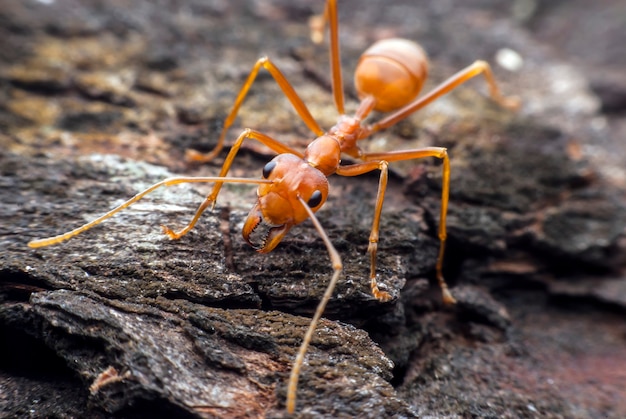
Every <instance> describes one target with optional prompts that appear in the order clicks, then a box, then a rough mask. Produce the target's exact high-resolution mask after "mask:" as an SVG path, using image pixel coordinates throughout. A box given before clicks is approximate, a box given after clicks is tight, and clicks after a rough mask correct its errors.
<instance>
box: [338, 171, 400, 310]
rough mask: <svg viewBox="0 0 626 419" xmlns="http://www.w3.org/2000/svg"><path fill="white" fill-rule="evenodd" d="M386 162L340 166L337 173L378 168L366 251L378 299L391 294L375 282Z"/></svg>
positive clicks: (360, 172) (374, 293) (352, 172)
mask: <svg viewBox="0 0 626 419" xmlns="http://www.w3.org/2000/svg"><path fill="white" fill-rule="evenodd" d="M388 166H389V165H388V163H387V162H386V161H385V160H376V161H368V162H364V163H357V164H353V165H349V166H340V167H339V168H338V169H337V172H336V173H337V174H338V175H340V176H358V175H362V174H364V173H368V172H371V171H372V170H376V169H379V170H380V180H379V181H378V193H377V195H376V207H375V209H374V220H373V222H372V230H371V232H370V238H369V245H368V247H367V252H368V253H369V254H370V287H371V290H372V295H374V297H376V299H378V300H380V301H383V302H385V301H389V300H390V299H391V295H389V293H388V292H385V291H381V290H380V289H379V288H378V283H377V282H376V252H377V250H378V232H379V230H380V216H381V213H382V210H383V201H384V200H385V191H386V190H387V180H388V178H389V170H388Z"/></svg>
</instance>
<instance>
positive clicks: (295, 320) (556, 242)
mask: <svg viewBox="0 0 626 419" xmlns="http://www.w3.org/2000/svg"><path fill="white" fill-rule="evenodd" d="M5 3H6V4H4V5H3V7H2V10H0V22H1V23H0V43H1V45H2V47H0V64H1V66H0V97H1V99H0V128H2V129H1V130H0V147H1V150H2V151H0V176H1V177H0V182H1V183H0V185H1V187H0V220H1V221H0V244H1V245H0V249H2V250H1V251H0V342H2V345H0V347H1V348H2V349H1V352H0V416H7V417H20V416H21V417H23V416H29V415H30V416H34V417H49V416H64V415H67V416H73V417H79V416H83V417H85V416H88V417H111V416H114V417H145V416H150V417H159V416H161V417H173V416H176V417H215V416H218V417H219V416H222V417H235V416H238V417H248V416H250V417H263V416H270V417H277V416H282V415H284V411H283V408H284V399H285V392H286V387H285V385H286V380H287V377H288V373H289V370H290V367H291V362H292V361H293V357H294V354H295V352H296V351H297V348H298V346H299V344H300V340H301V338H302V335H303V334H304V331H305V329H306V326H307V325H308V317H309V316H310V315H311V313H312V312H313V310H314V308H315V306H316V305H317V302H318V301H319V297H320V295H321V294H322V293H323V291H324V288H325V285H326V283H327V281H328V279H329V278H330V274H331V268H330V264H329V262H328V257H327V253H326V250H325V247H324V245H323V244H322V242H321V241H320V240H319V238H318V237H317V235H316V232H315V230H314V229H313V227H312V226H310V225H308V223H304V224H303V225H302V226H300V227H298V228H297V229H294V231H293V232H292V233H291V235H290V237H288V239H286V241H285V242H284V243H282V244H281V245H280V246H279V247H278V248H277V249H276V250H275V251H274V252H272V253H271V254H269V255H261V254H257V253H255V252H254V251H253V250H252V249H250V248H249V247H248V246H247V245H245V243H244V241H243V239H242V238H241V236H240V234H241V233H240V229H241V223H242V221H243V219H244V217H245V214H246V211H247V209H248V208H249V207H250V206H251V205H252V202H253V198H254V187H242V186H230V187H225V190H224V192H223V195H221V196H220V199H219V201H218V206H217V208H216V210H215V211H214V212H213V213H207V214H205V216H203V218H202V219H201V222H200V223H199V224H198V226H197V227H196V228H195V229H194V230H193V231H192V232H191V233H189V234H188V235H187V236H185V237H183V238H182V239H181V240H179V241H170V240H168V239H167V238H166V237H165V236H163V235H162V234H161V231H160V227H159V225H160V224H167V225H168V226H171V227H176V226H181V225H184V224H185V223H186V222H187V221H188V219H189V217H191V215H192V214H193V212H194V210H195V208H196V206H197V205H198V203H199V202H200V201H201V199H202V197H203V194H205V193H207V192H208V191H209V188H208V187H203V186H198V185H193V186H180V187H175V188H168V189H165V190H164V191H162V192H160V193H156V194H154V195H152V196H150V197H148V198H146V200H145V201H141V202H140V203H138V204H137V205H136V206H135V207H134V208H132V209H130V210H128V211H125V212H123V213H121V214H119V215H118V216H116V217H114V218H112V219H111V220H108V221H107V222H105V223H103V224H102V225H101V226H99V227H97V228H94V229H93V230H91V231H89V232H87V233H85V234H83V235H81V236H79V237H77V238H74V239H72V240H70V241H68V242H67V243H65V244H62V245H59V246H54V247H49V248H43V249H37V250H33V249H29V248H27V247H26V243H27V242H28V241H29V240H31V239H34V238H40V237H45V236H49V235H54V234H58V233H61V232H64V231H67V230H69V229H71V228H74V227H76V226H78V225H80V224H82V223H83V222H85V221H88V220H90V219H92V218H94V217H95V216H97V215H100V214H102V213H103V212H106V211H107V210H108V209H110V208H111V207H113V206H114V205H115V204H117V203H119V202H121V201H122V200H125V199H127V198H129V197H130V196H132V195H133V194H134V193H136V192H137V191H139V190H141V189H142V188H144V187H146V186H148V185H149V184H151V183H154V182H156V181H159V180H161V179H163V178H165V177H168V176H172V175H174V174H185V175H215V174H216V173H217V172H218V170H219V161H217V162H215V163H212V164H210V165H204V166H197V165H189V164H187V163H186V162H185V161H184V159H183V155H184V150H185V148H186V147H191V146H193V147H197V148H205V149H210V148H211V146H212V141H214V140H215V138H216V135H217V134H218V133H219V127H220V124H221V121H222V120H223V117H224V116H225V115H226V113H227V110H228V108H229V107H230V106H231V105H232V100H233V99H234V95H235V94H236V91H237V89H238V88H239V86H240V85H241V83H242V82H243V78H244V77H245V76H246V75H247V74H248V72H249V70H250V68H251V66H252V64H253V63H254V62H255V61H256V59H257V58H258V57H259V56H260V55H262V54H268V55H270V56H271V57H272V59H273V60H274V61H275V62H276V63H277V65H278V66H279V67H280V68H281V70H282V71H283V72H284V73H285V74H286V76H287V77H288V79H289V80H290V81H291V82H292V83H293V84H294V86H296V89H297V90H298V93H299V94H300V95H301V96H302V97H303V98H304V99H305V101H306V103H307V104H311V105H310V107H311V111H312V113H313V115H314V116H315V117H316V118H317V119H318V121H319V122H320V125H321V126H323V127H329V126H331V125H333V124H334V123H335V119H336V115H335V112H334V106H333V103H332V98H331V95H330V92H329V91H328V87H327V86H328V80H329V75H328V70H327V51H326V50H325V48H324V47H316V46H313V45H311V43H310V41H309V40H308V28H307V26H306V21H307V19H308V17H309V16H310V15H311V14H312V13H319V12H320V10H318V7H317V5H316V4H311V3H310V2H308V1H301V2H300V1H298V2H292V1H278V2H272V3H270V4H268V3H267V2H265V1H240V2H218V1H215V2H209V3H207V2H204V1H189V2H185V3H175V4H171V5H167V6H154V3H153V2H136V1H133V2H128V4H127V3H126V2H115V3H113V2H108V3H106V4H104V5H103V4H101V3H98V5H97V7H96V4H95V3H94V2H90V1H83V2H80V4H72V5H69V4H66V3H65V2H52V3H51V4H45V3H34V5H33V7H32V8H26V7H25V6H23V4H22V2H19V1H8V2H5ZM357 3H358V4H359V6H357V5H356V3H355V2H352V1H348V0H347V1H340V2H339V19H340V28H341V38H340V40H341V43H342V61H343V62H344V63H345V65H346V67H345V69H344V70H345V74H344V78H345V80H346V84H347V93H348V94H347V108H348V109H351V108H350V107H351V106H354V104H355V102H354V100H353V99H354V91H353V89H352V87H351V86H350V85H349V84H350V72H351V71H352V69H353V68H354V65H356V61H357V59H358V55H359V53H360V52H361V51H362V50H364V49H365V48H366V47H367V46H368V45H369V44H370V43H371V42H372V41H374V40H376V39H378V38H380V37H382V36H402V37H407V38H411V39H415V40H417V41H418V42H420V43H421V44H423V45H424V47H425V49H426V50H427V51H428V53H429V55H430V56H432V57H433V58H432V63H431V73H432V76H433V84H434V83H436V82H437V81H441V80H443V79H445V78H446V77H447V76H449V75H451V74H453V73H454V72H455V71H456V70H458V69H459V68H462V67H464V66H465V65H467V64H469V63H470V62H472V61H473V60H475V59H479V58H480V59H487V60H489V61H492V60H493V56H494V54H495V52H496V51H497V50H498V48H501V47H504V46H509V47H511V46H512V47H514V48H515V49H516V50H518V52H520V53H521V54H522V56H523V57H524V59H525V67H524V69H523V71H521V72H517V73H508V72H506V71H505V70H503V69H501V68H498V67H497V66H494V69H495V71H496V72H497V73H498V78H499V79H502V80H503V90H504V91H505V92H506V93H509V94H517V95H519V96H521V97H522V99H523V100H524V107H523V108H522V111H521V112H520V113H518V114H514V113H510V112H508V111H505V110H502V109H500V108H499V107H497V106H496V105H495V104H492V103H490V102H489V100H488V99H487V98H486V97H485V98H483V97H482V96H481V93H480V92H485V90H484V86H483V85H482V84H481V83H479V82H477V83H472V85H471V86H468V87H467V88H464V89H461V90H460V91H459V92H457V93H455V94H453V95H451V96H450V97H446V98H443V99H442V100H441V101H440V102H437V103H436V104H434V105H433V106H431V107H429V108H427V109H425V110H424V111H423V112H420V113H418V114H416V115H415V116H414V117H412V118H410V119H408V120H407V121H404V122H402V123H401V124H399V125H398V126H397V127H394V128H393V129H391V130H389V131H388V132H385V133H384V134H381V135H378V136H376V138H373V139H372V141H370V142H368V147H370V149H371V151H385V150H391V149H394V148H395V149H401V148H415V147H421V146H427V145H436V146H445V147H448V149H449V151H450V155H451V165H452V181H451V188H452V194H451V202H450V217H449V249H448V250H449V252H448V257H447V259H446V261H445V271H444V273H445V274H446V276H447V279H448V281H449V282H450V283H451V284H452V285H453V291H454V293H455V297H456V298H457V299H458V300H459V304H458V305H457V306H456V307H454V308H447V309H446V308H443V307H442V305H441V303H440V300H439V294H438V290H437V289H436V288H435V286H434V266H435V260H436V255H437V238H436V224H437V223H436V218H437V217H438V208H439V195H440V194H439V188H440V184H441V182H440V178H439V176H440V168H439V167H436V166H435V165H433V164H431V163H430V162H420V163H419V164H415V163H411V164H409V165H401V164H398V165H391V168H392V170H393V174H392V177H391V179H390V186H389V190H388V193H387V200H386V202H385V206H384V209H383V218H382V224H381V242H380V247H379V252H378V255H379V278H380V282H381V283H382V284H383V285H384V286H386V287H387V290H388V291H389V292H390V293H391V294H392V296H393V297H394V300H393V301H391V302H390V303H386V304H381V303H379V302H377V301H375V300H374V299H373V298H372V297H371V296H370V293H369V283H368V280H367V277H368V268H369V259H368V257H367V255H366V254H365V252H366V249H367V238H368V235H369V228H370V223H371V216H372V214H373V205H374V199H375V193H376V186H377V182H378V178H377V175H376V174H373V175H372V176H364V177H362V178H355V179H344V178H339V177H332V178H331V179H330V181H331V196H330V199H329V202H328V204H327V208H326V209H324V210H322V211H320V213H319V216H320V221H321V222H322V224H323V225H324V226H325V228H326V229H327V230H328V233H329V236H330V237H331V240H332V241H333V243H334V244H335V245H336V247H337V249H338V250H339V252H340V253H341V254H342V257H343V258H344V265H345V268H346V272H345V275H344V278H343V279H342V280H341V281H340V284H339V286H338V289H337V290H336V292H335V297H334V298H333V300H332V301H331V302H330V304H329V307H328V310H327V311H326V314H325V317H326V319H325V320H323V322H322V325H321V326H320V328H319V329H318V332H317V333H316V336H315V338H314V340H313V345H312V347H311V349H310V352H309V355H308V356H307V362H306V363H305V367H304V368H303V370H302V377H301V379H300V388H299V392H298V411H299V413H301V414H303V415H310V416H325V417H337V416H342V415H343V416H348V417H357V416H359V417H362V416H369V417H393V416H406V417H411V416H427V415H433V416H443V415H475V416H498V417H502V416H507V415H508V416H513V417H520V416H553V417H572V416H574V415H578V416H582V417H598V416H606V417H621V416H624V415H625V414H626V406H625V405H624V402H623V400H626V394H624V388H626V377H625V376H624V375H623V373H622V372H620V371H624V368H620V366H623V365H626V358H625V357H624V353H626V351H624V339H623V315H624V312H626V310H625V307H626V306H625V303H624V301H625V298H624V295H625V291H624V285H623V284H624V283H625V281H624V274H623V272H624V263H625V261H624V256H623V255H624V254H625V253H624V243H625V241H624V231H625V227H626V202H625V201H626V200H625V198H624V196H625V194H624V190H625V189H626V187H625V185H624V182H623V179H624V177H623V176H624V173H623V167H626V165H622V163H623V161H624V160H623V159H624V157H623V154H621V153H620V150H623V148H620V147H621V146H620V145H619V144H618V143H619V141H618V140H619V139H621V138H623V135H621V134H620V133H622V132H623V127H622V125H619V123H617V122H614V121H617V119H613V116H612V115H615V114H614V113H612V114H610V115H609V114H598V113H597V112H598V108H597V106H598V104H599V102H597V98H596V97H595V96H593V94H592V93H591V92H590V91H589V90H587V88H586V85H585V80H586V78H585V77H592V76H590V75H589V74H590V73H589V71H587V69H585V67H579V66H577V65H572V64H571V63H570V64H568V63H567V62H563V61H562V58H559V54H557V52H555V51H553V50H550V49H549V47H546V46H545V45H544V46H542V45H539V42H537V40H536V39H535V38H534V36H535V33H536V34H537V35H536V36H538V37H540V40H541V41H542V43H543V42H544V39H545V37H546V32H545V30H543V31H542V30H535V28H533V30H532V31H528V30H527V29H528V28H526V27H523V26H521V27H520V26H518V25H517V24H515V23H512V22H511V20H510V19H508V18H509V16H508V10H509V9H508V7H509V6H508V3H507V6H506V7H504V6H502V5H500V4H499V3H498V2H489V3H490V5H491V6H493V8H490V9H484V8H478V6H476V5H474V4H473V2H468V3H467V4H465V3H464V5H458V6H455V7H454V8H451V9H449V10H445V11H442V10H441V9H438V8H437V7H439V6H437V5H436V4H435V3H436V2H424V3H418V4H416V3H415V2H413V1H394V2H393V3H392V4H391V5H388V2H386V1H382V0H381V1H380V2H368V5H367V8H365V9H364V8H363V7H362V6H360V5H361V4H362V3H359V2H357ZM483 3H484V2H483ZM483 3H481V7H485V5H484V4H483ZM564 4H565V3H564ZM321 6H322V5H321V3H320V4H319V7H321ZM605 6H606V5H605ZM559 7H565V6H559ZM559 7H557V8H555V9H554V10H560V9H559ZM611 7H614V8H616V10H617V9H619V7H620V5H619V3H615V5H613V6H611ZM622 7H623V6H622ZM505 9H506V10H505ZM586 9H589V8H588V7H587V8H581V7H578V9H577V10H576V11H574V10H573V9H572V10H571V11H570V13H580V16H585V15H584V13H586V12H587V11H586ZM536 13H537V14H536V15H534V16H531V19H530V20H529V23H528V25H529V26H532V25H542V24H543V25H546V22H550V20H549V19H548V18H549V17H550V16H552V18H554V16H556V15H553V14H551V13H554V11H553V10H552V9H547V10H539V11H537V12H536ZM542 13H543V14H542ZM588 13H589V16H590V17H594V16H595V17H597V16H598V15H597V14H595V13H594V12H593V10H590V11H588ZM615 15H616V16H617V15H619V13H615ZM608 24H610V22H609V23H607V25H608ZM596 26H597V27H599V26H598V25H596ZM541 27H545V26H541ZM605 36H606V39H607V42H609V41H608V40H609V39H611V38H610V37H611V34H610V33H607V34H606V35H605ZM559 39H560V38H557V39H556V40H555V41H554V42H556V43H557V46H558V41H559ZM620 42H621V41H620ZM587 50H590V49H589V48H586V49H582V50H581V51H587ZM595 63H596V65H601V64H602V63H601V62H599V61H598V60H597V59H596V61H595ZM605 64H606V65H605V67H603V68H607V69H608V70H611V68H610V67H611V66H612V65H613V64H612V63H605ZM594 77H595V76H594ZM610 80H613V79H610ZM559 83H564V84H559ZM555 86H556V87H555ZM558 86H560V88H559V87H558ZM559 89H561V90H559ZM563 89H565V90H563ZM615 91H619V89H616V90H615ZM611 112H615V110H614V108H611ZM618 112H619V111H618ZM603 118H605V119H603ZM602 121H604V123H606V124H608V125H607V126H605V127H604V128H603V126H602V123H603V122H602ZM242 127H251V128H254V129H259V130H262V131H263V132H266V133H267V134H269V135H272V136H274V137H276V138H280V139H281V140H283V141H285V142H287V143H288V144H289V145H290V146H292V147H304V146H305V145H306V144H307V143H308V141H310V139H311V135H310V133H309V132H308V130H307V128H306V127H305V126H304V124H303V123H301V122H300V121H298V120H297V118H296V117H295V116H294V112H293V111H292V110H291V109H290V107H289V105H288V103H286V101H285V100H284V99H283V98H282V97H281V95H280V94H279V89H278V88H277V87H276V86H275V85H274V83H273V81H272V80H271V78H270V77H267V78H263V77H261V80H260V81H259V84H258V85H255V87H254V92H253V94H252V95H251V96H250V97H249V98H248V100H247V101H246V104H245V105H244V107H243V108H242V113H241V116H240V118H239V119H238V121H237V122H236V127H235V128H233V130H232V131H231V133H230V134H229V138H231V139H232V138H235V137H236V135H237V134H238V130H239V129H241V128H242ZM620 127H622V128H620ZM620 129H621V130H622V131H620ZM267 159H268V151H267V150H264V149H262V147H260V146H258V145H256V144H252V143H251V144H249V145H248V146H247V151H245V152H243V154H242V156H241V157H239V158H238V160H237V162H236V165H235V166H234V167H233V172H232V174H233V175H234V176H260V174H261V169H262V167H263V165H264V163H265V161H267ZM368 335H369V336H368ZM379 347H380V348H382V350H381V349H379ZM390 360H392V361H393V363H394V364H395V367H393V365H392V364H391V361H390ZM582 395H586V396H582ZM587 395H588V396H587ZM581 412H582V413H581Z"/></svg>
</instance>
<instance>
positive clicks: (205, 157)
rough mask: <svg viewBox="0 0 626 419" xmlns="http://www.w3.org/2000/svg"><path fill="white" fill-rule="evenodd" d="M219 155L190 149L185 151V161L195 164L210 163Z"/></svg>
mask: <svg viewBox="0 0 626 419" xmlns="http://www.w3.org/2000/svg"><path fill="white" fill-rule="evenodd" d="M216 154H217V153H214V152H209V153H201V152H199V151H198V150H194V149H192V148H188V149H186V150H185V160H186V161H188V162H193V163H208V162H210V161H211V160H213V159H214V158H215V156H216Z"/></svg>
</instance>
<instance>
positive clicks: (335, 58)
mask: <svg viewBox="0 0 626 419" xmlns="http://www.w3.org/2000/svg"><path fill="white" fill-rule="evenodd" d="M326 22H328V27H329V29H330V50H329V52H330V73H331V74H332V89H333V98H334V99H335V106H336V107H337V112H339V114H340V115H343V114H344V97H343V95H344V93H343V81H342V77H341V58H340V52H339V18H338V17H337V1H336V0H327V1H326V5H325V6H324V13H323V14H322V15H315V16H313V17H312V18H311V19H309V26H310V27H311V40H312V41H313V42H314V43H316V44H319V43H321V42H322V40H323V39H324V26H325V24H326Z"/></svg>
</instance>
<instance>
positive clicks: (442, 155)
mask: <svg viewBox="0 0 626 419" xmlns="http://www.w3.org/2000/svg"><path fill="white" fill-rule="evenodd" d="M424 157H436V158H438V159H441V160H442V161H443V168H442V179H441V209H440V214H439V254H438V256H437V267H436V272H437V281H438V282H439V287H440V288H441V292H442V294H443V302H444V303H446V304H454V303H456V300H455V299H454V297H453V296H452V293H450V290H449V289H448V284H446V281H445V279H444V277H443V256H444V253H445V247H446V238H447V230H446V218H447V215H448V200H449V196H450V158H449V157H448V151H447V150H446V149H445V148H443V147H424V148H417V149H413V150H399V151H389V152H384V153H367V154H364V155H363V156H361V158H362V159H363V160H366V162H365V163H377V162H380V161H381V160H382V161H386V162H394V161H401V160H414V159H421V158H424ZM365 163H364V164H365ZM377 215H378V216H379V217H380V214H377Z"/></svg>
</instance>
